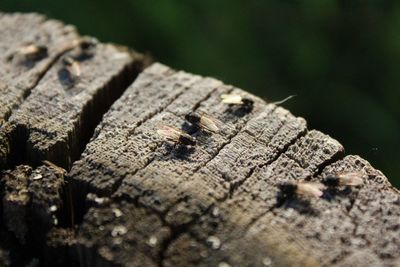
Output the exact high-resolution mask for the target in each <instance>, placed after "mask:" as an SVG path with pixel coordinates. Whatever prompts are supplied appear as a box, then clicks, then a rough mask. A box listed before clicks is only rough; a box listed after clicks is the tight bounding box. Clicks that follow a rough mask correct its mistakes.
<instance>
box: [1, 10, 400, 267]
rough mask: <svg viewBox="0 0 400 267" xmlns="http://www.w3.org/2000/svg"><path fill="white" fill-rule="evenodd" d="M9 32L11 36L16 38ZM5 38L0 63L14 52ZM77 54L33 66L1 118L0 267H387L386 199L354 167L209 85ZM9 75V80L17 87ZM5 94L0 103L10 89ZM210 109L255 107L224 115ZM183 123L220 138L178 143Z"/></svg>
mask: <svg viewBox="0 0 400 267" xmlns="http://www.w3.org/2000/svg"><path fill="white" fill-rule="evenodd" d="M13 19H14V20H16V21H18V23H19V24H23V23H26V24H32V25H35V24H34V22H36V23H38V24H40V25H42V24H52V23H53V24H54V23H55V24H57V25H60V23H59V22H54V21H46V22H45V21H44V19H43V18H42V17H41V16H38V15H20V14H17V15H15V14H14V15H4V14H3V15H0V22H1V21H3V20H13ZM30 20H32V22H31V23H30V22H29V21H30ZM18 23H13V26H14V27H15V31H17V32H18V31H20V32H21V33H20V34H21V36H25V35H26V34H28V33H27V32H26V31H24V30H20V29H19V28H20V26H18V25H19V24H18ZM6 25H7V24H6ZM38 27H39V26H38ZM62 28H63V26H58V27H57V29H62ZM67 29H69V27H67ZM1 31H7V30H6V29H3V26H2V24H0V32H1ZM54 31H55V30H54ZM65 31H67V30H65V29H64V30H61V32H65ZM52 34H53V33H52ZM54 35H56V36H59V35H60V34H56V33H54ZM64 35H65V34H61V36H63V38H64V37H65V36H64ZM8 36H9V35H7V38H6V39H7V40H4V41H3V38H2V39H1V41H0V47H1V49H2V50H1V51H5V50H6V49H5V48H4V47H8V46H10V47H14V46H16V44H15V43H17V42H19V41H20V40H18V38H14V37H13V36H10V37H8ZM74 36H75V37H74V38H78V39H79V38H80V37H79V36H78V35H77V34H76V33H75V32H74ZM13 38H14V39H13ZM57 38H58V37H57ZM54 39H55V38H54ZM51 40H53V38H52V39H51ZM49 42H50V41H49ZM60 42H64V41H60ZM75 43H76V42H75ZM7 49H8V50H10V49H11V48H7ZM8 50H7V51H8ZM89 52H90V53H89V54H87V51H86V50H84V51H83V50H82V47H81V46H79V45H77V44H76V45H75V46H73V47H71V46H69V47H68V49H66V50H62V51H60V52H58V54H57V55H54V59H53V60H50V59H49V61H48V63H46V64H47V65H46V66H47V67H43V68H42V69H39V68H38V69H37V70H36V66H37V65H38V64H36V65H35V66H34V67H33V68H34V69H35V70H34V71H31V72H29V73H36V74H29V75H33V77H36V78H35V79H36V80H35V82H33V83H31V86H26V87H25V88H26V89H23V90H25V91H26V92H29V93H28V94H27V93H23V95H25V96H26V97H15V99H17V102H16V103H17V104H13V108H11V109H7V110H9V111H7V112H8V115H7V116H4V118H5V119H6V122H5V123H4V125H3V126H2V128H1V129H0V141H1V142H0V144H3V146H0V148H1V149H2V150H1V151H2V154H1V157H0V158H1V160H2V162H3V165H2V166H3V168H6V169H7V170H6V169H5V170H4V171H3V172H2V176H1V180H0V181H1V184H0V186H1V197H2V201H1V204H0V212H1V214H2V217H3V220H2V221H3V222H2V223H1V224H0V230H1V231H0V236H4V237H6V236H9V238H8V239H6V238H4V240H9V241H2V242H0V265H1V264H3V265H7V264H8V263H9V262H10V261H13V260H14V261H15V260H16V258H18V255H19V253H22V252H21V251H25V250H27V249H28V250H31V252H30V253H22V254H21V255H23V256H21V257H20V258H24V259H26V260H25V261H21V260H20V259H19V262H18V263H20V262H23V263H29V262H32V260H38V261H39V262H40V263H41V264H43V265H45V266H54V265H57V266H62V265H65V266H193V265H195V266H221V267H223V266H319V265H322V266H331V265H338V266H398V265H399V264H400V255H399V251H400V235H399V234H400V233H399V232H400V221H399V216H400V194H399V192H398V191H397V190H396V189H395V188H393V187H392V186H391V185H390V183H389V182H388V180H387V178H386V177H385V176H384V175H383V174H382V173H381V172H379V171H378V170H376V169H374V168H373V167H372V166H371V165H370V164H369V163H368V162H367V161H365V160H363V159H362V158H360V157H359V156H353V155H349V156H346V155H345V153H344V148H343V147H342V145H341V144H340V143H339V142H337V141H336V140H334V139H332V138H331V137H329V136H327V135H325V134H323V133H321V132H319V131H316V130H309V129H308V128H307V125H306V121H305V120H304V119H303V118H299V117H295V116H293V115H292V114H291V113H290V112H289V111H287V110H286V109H284V108H282V107H279V106H276V105H274V104H269V103H265V102H264V101H263V100H261V99H259V98H257V97H255V96H253V95H251V94H249V93H247V92H245V91H243V90H240V89H238V88H235V87H233V86H230V85H225V84H223V83H222V82H220V81H218V80H215V79H213V78H204V77H201V76H197V75H193V74H189V73H186V72H183V71H175V70H173V69H171V68H169V67H167V66H165V65H162V64H159V63H155V64H153V65H151V66H150V67H147V68H146V69H144V70H143V71H141V70H142V68H143V66H145V65H146V61H145V59H144V58H143V57H142V56H141V55H139V54H136V53H134V52H127V50H124V49H121V48H119V47H116V46H113V45H107V44H101V43H98V42H95V44H94V45H93V46H91V47H90V51H89ZM2 53H3V52H2ZM82 55H83V56H82ZM66 56H70V57H73V58H75V59H77V61H79V66H80V71H81V74H80V75H79V79H69V78H71V77H69V78H68V77H65V75H62V72H60V71H61V70H63V68H64V67H65V66H64V65H63V64H64V63H63V58H65V57H66ZM79 59H82V60H79ZM83 59H84V60H83ZM42 60H44V59H42ZM7 64H9V63H7ZM18 71H19V70H18V69H15V70H12V71H10V73H13V74H12V75H14V76H15V77H20V76H23V75H28V74H26V73H25V72H24V71H19V72H18ZM140 71H141V73H140V74H139V76H138V77H137V78H136V76H137V74H138V72H140ZM39 72H40V73H41V74H37V73H39ZM64 74H65V73H64ZM2 75H3V74H2ZM7 75H9V74H7ZM7 75H5V76H4V77H8V76H7ZM135 78H136V80H135V81H134V82H133V83H132V84H131V85H129V84H130V83H131V82H132V81H133V80H134V79H135ZM1 79H3V78H1ZM4 80H5V82H3V83H4V84H5V85H3V86H5V87H4V88H8V87H9V86H10V87H12V88H14V87H15V88H16V85H15V84H13V83H12V82H11V81H10V80H8V78H7V79H4ZM18 88H19V87H18ZM21 88H22V87H21ZM0 93H1V95H2V99H3V95H4V97H5V98H4V99H6V97H10V96H11V98H12V97H14V96H13V95H12V94H10V93H9V91H8V90H2V91H1V92H0ZM224 93H237V94H240V95H242V96H244V97H246V98H249V99H252V100H253V101H254V105H253V107H252V109H245V108H241V107H238V106H229V105H226V104H224V103H221V101H220V95H221V94H224ZM121 94H122V95H121ZM28 95H29V96H28ZM193 111H198V112H207V113H208V114H210V115H212V116H214V117H215V118H217V119H218V120H220V121H221V122H222V123H223V124H222V126H221V129H220V131H219V132H218V133H212V134H211V133H208V132H206V131H203V130H198V129H196V128H195V127H192V125H190V124H189V123H188V122H186V121H185V119H184V117H185V115H186V114H188V113H189V112H193ZM104 113H105V115H104V117H103V118H102V119H101V117H102V115H103V114H104ZM4 114H5V113H4ZM160 124H166V125H172V126H176V127H178V128H181V129H183V130H184V131H186V132H188V133H189V134H191V135H192V136H193V137H195V138H196V139H197V144H196V145H195V146H193V147H190V146H189V147H183V146H179V145H174V144H172V143H170V142H166V141H165V140H164V139H163V138H161V137H160V136H158V135H157V133H156V130H157V127H158V126H159V125H160ZM96 125H97V127H96ZM95 127H96V129H95V130H94V128H95ZM90 137H91V139H90V142H89V138H90ZM83 149H84V151H83ZM82 151H83V153H82V154H81V152H82ZM42 160H49V161H51V162H53V163H56V164H57V165H59V166H61V167H63V168H65V169H66V170H67V171H65V172H64V170H63V169H61V168H59V167H57V166H53V165H52V164H48V163H42ZM22 163H24V164H25V165H21V164H22ZM342 171H358V172H360V173H362V174H363V175H364V177H365V178H364V182H363V184H362V185H361V186H357V187H352V188H350V187H337V188H330V189H327V190H325V191H324V195H323V196H322V197H321V198H319V199H307V198H296V197H294V198H293V197H292V198H284V197H282V196H281V194H280V190H279V184H281V183H283V182H288V181H298V180H304V179H305V180H310V181H321V180H322V179H324V177H326V176H327V175H329V174H334V173H338V172H342ZM10 252H11V253H10Z"/></svg>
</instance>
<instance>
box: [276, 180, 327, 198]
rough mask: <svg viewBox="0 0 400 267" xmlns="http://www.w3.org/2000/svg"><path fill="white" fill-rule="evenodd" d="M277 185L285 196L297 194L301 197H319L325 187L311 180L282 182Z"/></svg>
mask: <svg viewBox="0 0 400 267" xmlns="http://www.w3.org/2000/svg"><path fill="white" fill-rule="evenodd" d="M279 187H280V189H281V192H282V194H283V195H284V196H285V197H292V196H295V195H299V196H303V197H313V198H319V197H321V196H322V195H323V192H322V190H324V189H325V186H324V185H323V184H320V183H312V182H297V183H284V184H281V185H280V186H279Z"/></svg>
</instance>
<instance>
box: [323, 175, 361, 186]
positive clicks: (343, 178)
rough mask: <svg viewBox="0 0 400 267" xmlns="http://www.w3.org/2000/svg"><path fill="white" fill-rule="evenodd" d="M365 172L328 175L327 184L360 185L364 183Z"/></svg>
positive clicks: (325, 182) (325, 181) (325, 180)
mask: <svg viewBox="0 0 400 267" xmlns="http://www.w3.org/2000/svg"><path fill="white" fill-rule="evenodd" d="M364 176H365V175H364V174H363V173H360V172H343V173H337V174H333V175H328V176H327V177H326V178H325V179H324V184H325V185H327V186H358V185H361V184H363V178H364Z"/></svg>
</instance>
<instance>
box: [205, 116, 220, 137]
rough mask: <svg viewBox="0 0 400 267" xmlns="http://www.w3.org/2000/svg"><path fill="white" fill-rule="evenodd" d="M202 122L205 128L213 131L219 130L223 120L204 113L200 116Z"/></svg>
mask: <svg viewBox="0 0 400 267" xmlns="http://www.w3.org/2000/svg"><path fill="white" fill-rule="evenodd" d="M200 124H201V126H202V127H203V128H205V129H206V130H208V131H211V132H215V133H217V132H219V129H220V127H221V126H222V122H221V121H220V120H218V119H216V118H214V117H212V116H211V115H208V114H205V113H203V114H202V115H201V118H200Z"/></svg>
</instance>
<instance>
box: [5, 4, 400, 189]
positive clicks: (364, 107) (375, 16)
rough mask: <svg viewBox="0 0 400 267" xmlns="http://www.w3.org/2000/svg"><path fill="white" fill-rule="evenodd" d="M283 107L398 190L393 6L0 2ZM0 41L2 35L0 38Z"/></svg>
mask: <svg viewBox="0 0 400 267" xmlns="http://www.w3.org/2000/svg"><path fill="white" fill-rule="evenodd" d="M0 9H1V10H3V11H10V12H11V11H23V12H26V11H36V12H40V13H43V14H46V15H48V16H49V17H51V18H56V19H60V20H63V21H64V22H66V23H70V24H74V25H76V26H77V28H78V29H79V31H80V32H81V33H82V34H87V35H93V36H95V37H97V38H99V39H100V40H101V41H105V42H115V43H120V44H125V45H128V46H130V47H133V48H135V49H136V50H138V51H140V52H148V53H150V54H151V55H152V56H153V57H154V58H155V59H156V60H158V61H161V62H162V63H165V64H167V65H170V66H172V67H174V68H178V69H184V70H186V71H189V72H194V73H198V74H202V75H208V76H213V77H216V78H218V79H221V80H223V81H224V82H226V83H230V84H234V85H236V86H238V87H241V88H243V89H245V90H248V91H250V92H253V93H255V94H257V95H259V96H262V97H265V98H267V99H269V100H274V101H275V100H280V99H282V98H285V97H286V96H288V95H291V94H296V95H297V97H296V98H294V99H291V100H290V101H288V102H287V103H285V104H284V106H285V107H286V108H288V109H290V110H291V111H292V112H293V113H294V114H295V115H297V116H303V117H305V118H306V119H307V120H308V124H309V128H316V129H318V130H321V131H323V132H325V133H328V134H329V135H331V136H333V137H335V138H336V139H338V140H339V141H340V142H341V143H342V144H344V146H345V147H346V149H347V153H348V154H359V155H361V156H362V157H364V158H366V159H367V160H369V161H370V162H371V163H372V164H373V165H374V166H375V167H377V168H379V169H381V170H382V171H383V172H384V173H385V174H386V175H387V176H388V177H389V179H390V180H391V181H392V183H394V184H395V185H396V186H397V187H400V164H399V162H398V161H399V156H398V153H399V150H398V149H399V148H400V146H399V144H400V135H399V133H400V120H399V117H400V105H399V100H400V90H399V87H400V1H397V2H396V1H381V0H380V1H378V0H377V1H371V0H370V1H368V0H363V1H348V0H343V1H329V0H302V1H288V0H286V1H285V0H273V1H261V0H258V1H249V0H248V1H233V0H224V1H216V0H202V1H177V0H176V1H172V0H169V1H161V0H160V1H152V0H140V1H135V0H114V1H101V0H68V1H67V0H65V1H61V0H25V1H23V0H0ZM0 38H1V36H0Z"/></svg>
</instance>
